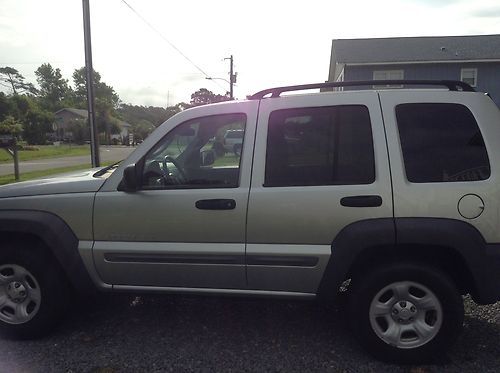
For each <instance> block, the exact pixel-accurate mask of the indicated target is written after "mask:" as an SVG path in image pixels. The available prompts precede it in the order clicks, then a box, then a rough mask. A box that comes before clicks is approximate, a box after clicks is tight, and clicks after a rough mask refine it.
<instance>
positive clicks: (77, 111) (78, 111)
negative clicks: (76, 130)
mask: <svg viewBox="0 0 500 373" xmlns="http://www.w3.org/2000/svg"><path fill="white" fill-rule="evenodd" d="M64 111H68V112H70V113H73V114H75V115H78V116H79V117H82V118H85V119H87V118H88V117H89V113H88V111H87V110H83V109H75V108H71V107H65V108H63V109H61V110H58V111H56V112H55V113H54V114H55V115H57V114H59V113H61V112H64ZM115 119H116V120H117V121H118V125H119V126H120V127H127V128H128V127H131V125H130V123H127V122H125V121H123V120H121V119H117V118H115Z"/></svg>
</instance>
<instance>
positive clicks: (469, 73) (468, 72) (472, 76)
mask: <svg viewBox="0 0 500 373" xmlns="http://www.w3.org/2000/svg"><path fill="white" fill-rule="evenodd" d="M460 80H461V81H462V82H465V83H467V84H469V85H470V86H471V87H477V68H470V67H463V68H461V69H460Z"/></svg>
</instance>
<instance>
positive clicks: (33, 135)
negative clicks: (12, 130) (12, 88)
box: [0, 95, 54, 144]
mask: <svg viewBox="0 0 500 373" xmlns="http://www.w3.org/2000/svg"><path fill="white" fill-rule="evenodd" d="M7 100H8V101H7V105H8V108H9V115H10V116H11V117H13V118H14V120H15V121H16V122H17V123H21V124H22V128H23V138H24V139H25V140H26V141H27V142H28V143H30V144H45V142H46V138H47V133H50V132H52V122H53V120H54V115H53V114H52V113H51V112H49V111H47V110H45V109H43V108H42V107H41V106H39V105H38V102H37V100H36V99H35V98H34V97H30V96H26V95H13V96H10V97H7ZM1 101H2V100H1V96H0V102H1Z"/></svg>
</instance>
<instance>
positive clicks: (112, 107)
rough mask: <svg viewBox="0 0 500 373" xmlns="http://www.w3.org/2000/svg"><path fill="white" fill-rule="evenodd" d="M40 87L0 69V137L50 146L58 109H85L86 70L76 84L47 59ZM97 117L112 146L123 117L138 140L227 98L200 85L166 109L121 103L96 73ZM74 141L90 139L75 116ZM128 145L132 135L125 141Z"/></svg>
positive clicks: (39, 77) (14, 72) (103, 139)
mask: <svg viewBox="0 0 500 373" xmlns="http://www.w3.org/2000/svg"><path fill="white" fill-rule="evenodd" d="M35 76H36V83H37V84H36V85H35V84H33V83H32V82H28V81H26V79H25V78H24V76H23V75H22V74H20V73H19V71H18V70H16V69H14V68H13V67H9V66H5V67H0V85H1V86H2V87H3V91H6V92H0V135H1V134H11V135H14V136H16V137H17V138H18V139H22V140H24V141H26V142H27V143H28V144H46V143H48V142H50V141H53V140H54V139H56V136H57V134H56V133H55V128H54V120H55V118H54V113H55V112H57V111H58V110H60V109H62V108H75V109H84V110H86V109H87V89H86V68H85V67H81V68H79V69H75V71H74V72H73V74H72V84H70V82H69V80H68V79H64V77H63V76H62V74H61V70H60V69H59V68H54V67H53V66H52V65H51V64H50V63H44V64H42V65H41V66H40V67H38V68H37V69H36V70H35ZM93 83H94V93H95V115H96V124H97V129H98V132H99V133H100V134H101V136H100V139H101V142H104V143H107V144H109V143H110V141H111V135H112V134H117V133H120V130H121V128H120V121H125V122H127V123H129V124H130V125H131V128H130V131H131V132H132V133H133V135H134V138H135V139H136V140H142V139H144V138H146V137H147V136H148V135H149V134H150V133H151V132H152V131H153V130H154V129H155V128H156V127H158V126H159V125H160V124H161V123H163V122H164V121H165V120H167V119H168V118H170V117H171V116H173V115H175V114H177V113H178V112H180V111H182V110H184V109H187V108H189V107H193V106H199V105H205V104H209V103H214V102H220V101H227V100H229V97H228V96H227V95H218V94H214V93H213V92H211V91H209V90H208V89H206V88H200V89H199V90H198V91H196V92H194V93H193V94H192V95H191V101H190V102H189V103H185V102H181V103H178V104H176V105H173V106H169V107H167V108H163V107H154V106H140V105H133V104H125V103H123V102H122V101H121V100H120V98H119V96H118V94H117V93H116V91H115V90H114V88H113V87H112V86H110V85H108V84H106V83H105V82H104V81H103V80H102V78H101V75H100V74H99V73H98V72H97V71H94V82H93ZM67 130H69V131H70V132H71V133H72V134H73V141H75V142H81V143H83V142H84V141H85V140H88V139H89V138H90V136H89V125H88V121H86V120H77V119H75V120H73V121H71V123H69V128H67ZM123 141H124V142H127V143H128V139H123Z"/></svg>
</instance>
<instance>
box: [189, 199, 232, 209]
mask: <svg viewBox="0 0 500 373" xmlns="http://www.w3.org/2000/svg"><path fill="white" fill-rule="evenodd" d="M195 206H196V208H197V209H199V210H234V209H235V208H236V201H235V200H234V199H201V200H199V201H196V203H195Z"/></svg>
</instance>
